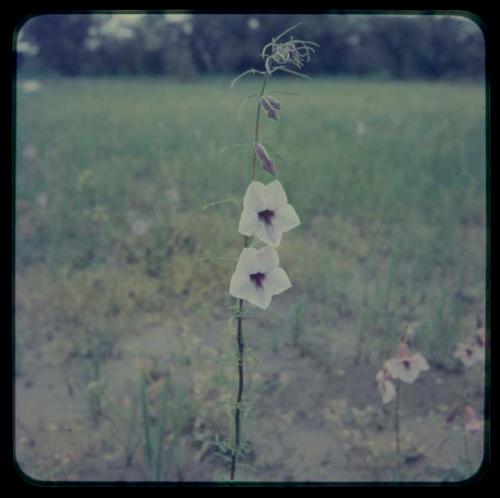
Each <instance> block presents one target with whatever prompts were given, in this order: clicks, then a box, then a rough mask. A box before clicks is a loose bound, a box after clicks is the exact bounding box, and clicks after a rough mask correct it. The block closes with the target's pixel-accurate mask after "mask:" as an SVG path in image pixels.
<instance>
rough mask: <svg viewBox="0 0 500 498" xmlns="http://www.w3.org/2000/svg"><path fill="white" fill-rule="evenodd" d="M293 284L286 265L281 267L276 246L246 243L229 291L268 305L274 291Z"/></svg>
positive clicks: (254, 302)
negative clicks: (285, 268)
mask: <svg viewBox="0 0 500 498" xmlns="http://www.w3.org/2000/svg"><path fill="white" fill-rule="evenodd" d="M291 286H292V284H291V283H290V280H289V279H288V276H287V274H286V273H285V270H283V268H279V257H278V253H277V252H276V250H275V249H273V248H272V247H269V246H265V247H263V248H262V249H259V250H257V249H254V248H248V247H246V248H245V249H243V251H241V254H240V257H239V259H238V263H237V264H236V271H235V272H234V273H233V275H232V277H231V283H230V285H229V294H231V296H234V297H237V298H239V299H246V300H247V301H248V302H249V303H251V304H254V305H255V306H258V307H259V308H262V309H266V308H267V307H268V306H269V303H270V302H271V299H272V297H273V296H274V295H276V294H280V293H282V292H284V291H286V290H287V289H289V288H290V287H291Z"/></svg>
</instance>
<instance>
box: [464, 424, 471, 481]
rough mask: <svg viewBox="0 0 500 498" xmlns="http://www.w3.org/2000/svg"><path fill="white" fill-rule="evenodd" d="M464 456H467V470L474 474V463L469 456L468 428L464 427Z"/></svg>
mask: <svg viewBox="0 0 500 498" xmlns="http://www.w3.org/2000/svg"><path fill="white" fill-rule="evenodd" d="M464 456H465V465H466V467H467V471H468V472H469V473H470V475H472V464H471V461H470V456H469V440H468V437H467V430H466V429H465V428H464ZM469 477H470V476H469Z"/></svg>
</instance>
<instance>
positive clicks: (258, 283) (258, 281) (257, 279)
mask: <svg viewBox="0 0 500 498" xmlns="http://www.w3.org/2000/svg"><path fill="white" fill-rule="evenodd" d="M265 278H266V274H265V273H261V272H258V273H252V274H251V275H250V280H251V281H252V282H253V283H254V284H255V287H262V281H263V280H264V279H265Z"/></svg>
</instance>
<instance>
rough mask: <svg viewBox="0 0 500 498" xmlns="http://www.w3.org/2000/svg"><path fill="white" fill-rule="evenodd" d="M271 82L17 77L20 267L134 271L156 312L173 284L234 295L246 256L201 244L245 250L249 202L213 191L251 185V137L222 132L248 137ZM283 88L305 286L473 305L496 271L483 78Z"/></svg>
mask: <svg viewBox="0 0 500 498" xmlns="http://www.w3.org/2000/svg"><path fill="white" fill-rule="evenodd" d="M257 85H258V82H257V81H252V80H251V79H249V80H247V81H245V82H244V83H241V84H239V85H237V86H236V88H235V89H233V90H231V89H229V86H228V82H227V81H225V80H203V81H202V82H200V83H183V84H180V83H176V82H174V81H169V80H161V79H144V80H142V79H139V80H133V79H111V80H57V79H56V80H46V81H42V88H41V90H40V91H39V92H38V93H34V94H24V93H22V92H19V93H18V97H17V103H18V113H17V133H18V139H17V167H16V198H17V232H16V235H17V246H16V258H17V267H18V270H19V274H18V275H19V278H23V277H26V278H29V275H30V272H32V271H35V269H39V268H40V266H42V267H44V266H45V267H48V268H49V269H50V270H49V273H50V274H52V275H55V276H54V279H56V280H57V279H58V277H57V275H58V272H60V271H61V268H69V269H70V273H71V274H73V273H72V272H75V271H76V272H87V273H88V274H90V272H93V273H94V274H97V275H98V274H99V273H102V274H104V275H105V277H104V278H103V280H104V281H105V283H104V284H103V285H104V286H109V285H111V283H112V282H114V285H115V287H116V286H119V287H124V286H125V287H126V286H127V283H126V281H127V280H133V283H131V284H130V285H132V286H134V285H139V286H140V285H141V283H140V282H139V280H137V279H135V280H134V279H132V278H131V277H130V275H131V274H133V273H134V272H135V273H136V277H139V275H140V276H142V277H143V279H142V280H143V282H142V285H143V286H144V287H145V288H141V287H139V289H138V293H137V292H136V293H134V295H135V301H136V305H137V306H136V307H138V308H141V309H143V310H144V309H145V311H146V312H147V311H151V310H156V309H165V308H168V307H169V302H168V299H166V297H168V296H169V295H171V294H174V295H177V296H181V298H182V297H183V296H185V295H187V294H189V295H190V296H191V297H192V301H190V305H192V306H195V305H197V304H199V303H200V302H204V303H206V299H207V293H208V294H210V296H215V297H217V294H219V297H220V295H222V294H223V293H224V291H226V287H227V285H226V284H227V282H226V281H227V280H228V278H229V275H230V271H231V270H232V268H231V265H229V266H227V265H226V266H224V265H220V264H219V265H210V264H205V265H201V264H200V263H199V259H200V258H201V257H229V258H232V257H236V256H237V253H238V247H239V236H238V234H237V233H236V227H237V222H238V216H239V213H238V211H237V210H236V209H235V207H234V205H233V204H225V205H219V206H214V207H212V208H211V209H209V210H207V211H206V212H203V211H202V207H203V206H204V205H206V204H208V203H210V202H213V201H216V200H219V199H225V198H230V197H236V198H238V199H241V197H242V194H243V193H244V191H245V188H246V185H247V183H248V178H249V168H250V154H251V152H250V151H249V149H246V148H244V147H239V148H234V149H230V150H226V151H224V152H222V153H221V152H220V149H222V148H223V147H225V146H229V145H232V144H240V143H249V142H250V140H251V135H252V127H253V122H254V111H255V101H254V100H251V101H250V102H249V104H248V105H247V106H246V107H245V108H244V110H243V112H242V119H241V124H239V123H238V122H237V119H236V111H237V109H238V106H239V103H240V102H241V100H242V99H243V98H244V97H246V96H247V95H250V94H252V93H253V92H255V89H256V86H257ZM280 91H283V92H297V93H299V95H289V94H286V93H283V94H281V93H278V92H280ZM269 93H272V94H274V95H275V96H276V97H279V98H280V99H281V100H282V101H283V104H284V112H283V113H282V117H281V119H280V121H279V122H278V123H275V122H272V121H269V120H264V122H263V129H262V134H261V136H262V137H263V141H264V143H265V144H266V145H267V146H268V148H269V149H270V150H271V151H272V153H273V154H274V157H276V158H277V162H278V167H279V177H280V180H281V181H282V183H283V184H284V186H285V188H286V190H287V193H288V195H289V199H290V201H291V202H292V203H293V204H294V206H295V207H296V209H297V212H298V213H299V214H300V217H301V220H302V227H301V228H300V229H299V230H295V231H293V232H291V233H290V234H288V235H287V236H286V238H285V243H284V244H283V245H282V248H281V254H282V260H283V261H284V262H285V265H286V267H287V270H288V271H289V272H290V274H291V276H292V277H293V281H294V284H295V286H296V287H297V288H298V291H299V292H303V293H304V298H305V299H307V298H309V299H311V300H313V301H315V302H317V303H318V302H319V303H320V304H324V305H325V306H328V307H334V308H335V307H338V309H339V312H345V313H348V314H352V315H354V316H355V317H357V318H359V317H360V316H361V315H363V314H364V313H366V311H367V310H368V311H369V313H368V314H369V319H370V321H372V322H373V320H374V319H375V320H378V318H380V317H382V318H381V319H382V322H383V323H382V324H383V325H387V323H388V322H387V320H388V319H389V318H390V316H392V315H396V316H398V319H399V315H402V314H404V313H401V311H402V308H404V309H405V310H406V311H407V314H409V315H420V316H412V318H416V319H423V320H424V321H426V322H429V321H432V319H434V320H438V321H439V320H441V321H440V324H441V325H443V323H442V322H443V320H445V318H443V316H442V315H443V314H444V315H446V316H448V315H453V316H451V317H450V316H448V318H447V319H449V320H451V321H453V322H454V321H456V320H459V319H460V316H459V314H457V313H456V310H455V307H456V306H457V304H456V302H455V301H456V299H458V298H459V297H460V296H462V294H467V291H470V292H471V293H472V294H473V296H476V295H477V294H478V292H477V289H478V288H479V289H480V288H481V285H482V284H483V282H484V270H485V261H484V241H485V239H484V237H485V231H484V223H485V209H484V207H485V119H484V92H483V89H482V87H480V86H478V85H473V84H465V83H464V84H449V83H425V82H417V83H397V82H373V81H362V80H359V81H358V80H333V79H319V80H313V81H312V82H309V81H306V82H303V81H301V80H294V79H283V80H279V79H278V80H277V81H275V82H273V83H272V84H271V88H270V91H269ZM32 147H35V149H34V150H35V151H36V152H35V154H34V157H31V158H30V157H26V156H27V155H28V156H29V152H28V154H26V151H27V150H29V148H32ZM32 156H33V154H32ZM265 174H266V173H264V172H260V173H259V175H260V177H261V179H263V180H267V178H265ZM44 197H45V201H46V202H45V204H46V205H45V206H44V202H43V201H44ZM134 224H135V225H134ZM141 224H142V225H141ZM134 226H135V227H139V228H138V229H137V230H136V233H134V231H133V227H134ZM141 226H142V227H143V228H144V232H143V233H142V232H141V230H140V227H141ZM124 268H126V269H127V272H128V275H127V276H125V275H123V273H122V270H123V269H124ZM205 284H208V286H207V289H205V290H206V291H208V292H205V291H204V289H203V286H204V285H205ZM214 290H215V294H214V293H213V292H212V291H214ZM108 294H109V299H108V300H109V301H115V302H114V307H115V309H123V308H125V307H127V306H128V304H127V305H126V304H125V303H124V302H116V300H117V299H118V300H120V299H121V300H122V301H123V299H124V298H123V296H122V297H120V296H117V295H116V293H114V292H113V289H111V290H110V291H109V293H108ZM458 294H459V296H458V297H457V295H458ZM479 295H480V292H479ZM480 297H481V296H480ZM462 298H463V296H462ZM210 300H211V298H209V301H210ZM462 300H463V301H465V302H466V303H467V302H468V301H467V299H465V298H463V299H462ZM480 301H481V299H479V300H477V299H475V301H474V302H475V303H476V304H479V305H481V303H480ZM137 302H138V303H139V304H137ZM422 302H423V303H427V306H426V305H425V304H424V306H423V308H422ZM438 303H440V304H438ZM112 307H113V306H112V305H111V304H110V308H112ZM459 307H461V308H463V307H464V306H462V305H460V306H459ZM108 311H110V310H108ZM111 311H112V310H111ZM111 311H110V312H111ZM132 313H133V310H132ZM421 315H423V316H421ZM377 317H378V318H377ZM365 321H366V320H365ZM398 321H399V320H396V324H395V326H397V322H398ZM445 321H446V320H445ZM397 333H398V332H397Z"/></svg>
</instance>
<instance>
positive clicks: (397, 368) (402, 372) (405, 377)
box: [384, 358, 420, 384]
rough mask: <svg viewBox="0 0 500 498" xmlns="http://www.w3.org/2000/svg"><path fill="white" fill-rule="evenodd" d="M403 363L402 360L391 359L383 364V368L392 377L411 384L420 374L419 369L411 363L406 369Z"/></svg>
mask: <svg viewBox="0 0 500 498" xmlns="http://www.w3.org/2000/svg"><path fill="white" fill-rule="evenodd" d="M403 362H404V360H403V359H401V358H393V359H391V360H387V361H386V362H385V363H384V366H385V368H386V369H387V370H388V371H389V373H390V374H391V375H392V377H394V378H395V379H399V380H402V381H403V382H406V383H407V384H411V383H412V382H415V380H416V379H417V377H418V375H419V374H420V369H419V368H418V367H416V366H415V364H414V363H413V362H410V367H409V368H406V367H405V365H404V363H403Z"/></svg>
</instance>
